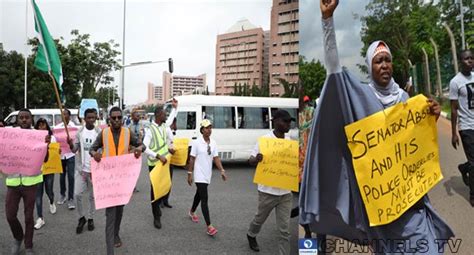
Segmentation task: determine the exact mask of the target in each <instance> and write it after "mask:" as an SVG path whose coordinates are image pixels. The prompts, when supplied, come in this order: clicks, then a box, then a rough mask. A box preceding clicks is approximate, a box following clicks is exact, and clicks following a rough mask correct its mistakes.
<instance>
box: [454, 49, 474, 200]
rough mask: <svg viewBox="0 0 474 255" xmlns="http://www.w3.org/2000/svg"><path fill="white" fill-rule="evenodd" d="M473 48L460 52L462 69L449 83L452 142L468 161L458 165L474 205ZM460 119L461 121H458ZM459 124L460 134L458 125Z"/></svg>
mask: <svg viewBox="0 0 474 255" xmlns="http://www.w3.org/2000/svg"><path fill="white" fill-rule="evenodd" d="M473 58H474V57H473V54H472V50H463V51H462V52H461V54H460V60H461V71H460V72H459V73H457V74H456V76H454V77H453V79H451V82H450V83H449V99H450V100H451V131H452V132H451V133H452V138H451V143H452V145H453V147H454V149H457V146H458V145H459V136H461V141H462V146H463V148H464V153H465V154H466V158H467V162H466V163H463V164H460V165H459V166H458V169H459V171H460V172H461V175H462V180H463V181H464V184H466V185H467V186H468V187H469V189H470V196H469V201H470V203H471V206H473V207H474V96H473V95H474V72H473V71H472V70H473V68H474V60H473ZM458 120H459V121H458ZM457 125H459V136H458V135H457V132H456V127H457Z"/></svg>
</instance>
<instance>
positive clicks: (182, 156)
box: [171, 138, 189, 166]
mask: <svg viewBox="0 0 474 255" xmlns="http://www.w3.org/2000/svg"><path fill="white" fill-rule="evenodd" d="M188 146H189V139H188V138H175V139H174V140H173V147H174V149H175V150H176V151H175V153H174V154H173V156H171V164H172V165H175V166H185V165H186V160H187V159H188Z"/></svg>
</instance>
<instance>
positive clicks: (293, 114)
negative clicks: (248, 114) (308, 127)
mask: <svg viewBox="0 0 474 255" xmlns="http://www.w3.org/2000/svg"><path fill="white" fill-rule="evenodd" d="M278 110H285V111H287V112H288V113H289V114H290V116H291V117H292V118H294V119H295V120H296V121H292V122H291V126H290V128H291V129H294V128H297V127H298V109H296V108H272V116H273V114H274V113H275V112H276V111H278Z"/></svg>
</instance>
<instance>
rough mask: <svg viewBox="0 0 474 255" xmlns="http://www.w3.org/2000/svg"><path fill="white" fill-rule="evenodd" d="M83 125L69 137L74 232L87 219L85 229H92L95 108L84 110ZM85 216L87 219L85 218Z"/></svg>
mask: <svg viewBox="0 0 474 255" xmlns="http://www.w3.org/2000/svg"><path fill="white" fill-rule="evenodd" d="M84 117H85V118H84V120H85V126H83V127H81V128H80V129H79V130H78V131H77V133H76V137H75V140H74V142H73V139H69V140H68V143H69V147H70V149H71V151H72V152H73V153H75V154H76V155H75V157H76V167H75V168H76V175H75V177H74V179H75V183H74V198H75V200H76V206H77V213H78V215H79V222H78V224H77V227H76V234H80V233H82V230H83V228H84V225H85V224H86V221H87V229H88V230H89V231H92V230H94V228H95V226H94V213H95V202H94V193H93V189H92V178H91V156H90V154H89V152H90V150H91V147H92V143H93V142H94V141H95V140H96V139H97V136H98V135H99V133H100V132H101V130H100V128H99V127H95V126H94V123H95V121H96V119H97V110H96V109H93V108H89V109H86V110H85V112H84ZM85 194H88V200H89V210H88V211H87V215H86V213H85V212H84V208H83V204H82V199H83V197H84V195H85ZM86 216H87V219H86Z"/></svg>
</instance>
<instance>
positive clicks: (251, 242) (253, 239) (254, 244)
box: [247, 234, 260, 252]
mask: <svg viewBox="0 0 474 255" xmlns="http://www.w3.org/2000/svg"><path fill="white" fill-rule="evenodd" d="M247 240H249V246H250V249H252V250H253V251H257V252H258V251H260V247H258V243H257V238H256V237H251V236H249V234H247Z"/></svg>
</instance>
